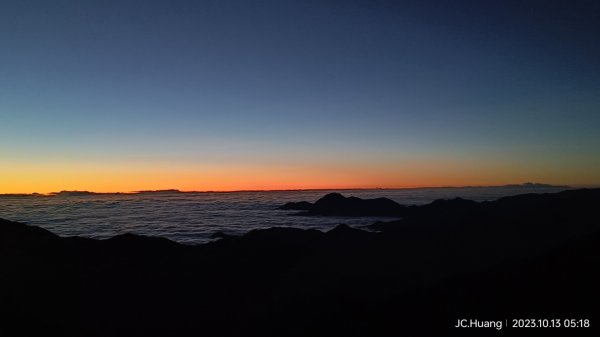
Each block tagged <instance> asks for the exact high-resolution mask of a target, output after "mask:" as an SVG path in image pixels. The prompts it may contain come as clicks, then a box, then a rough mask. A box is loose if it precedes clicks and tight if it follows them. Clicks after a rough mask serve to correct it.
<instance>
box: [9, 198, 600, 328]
mask: <svg viewBox="0 0 600 337" xmlns="http://www.w3.org/2000/svg"><path fill="white" fill-rule="evenodd" d="M598 206H600V189H589V190H570V191H565V192H560V193H555V194H527V195H520V196H514V197H507V198H502V199H499V200H497V201H493V202H482V203H477V202H471V201H466V200H462V199H454V200H439V201H436V202H433V203H431V204H429V205H425V206H422V207H418V208H415V209H414V210H413V211H411V212H410V214H408V213H407V214H406V216H405V217H404V218H403V219H402V220H399V221H394V222H388V223H379V224H377V225H375V226H374V227H375V229H377V230H379V232H367V231H363V230H359V229H353V228H350V227H347V226H344V225H340V226H338V227H336V228H335V229H333V230H331V231H329V232H327V233H323V232H319V231H315V230H301V229H293V228H271V229H266V230H254V231H251V232H249V233H248V234H246V235H244V236H241V237H231V236H225V237H224V238H222V239H220V240H218V241H215V242H212V243H209V244H206V245H199V246H186V245H181V244H178V243H175V242H172V241H169V240H167V239H162V238H149V237H143V236H138V235H132V234H126V235H120V236H117V237H114V238H112V239H109V240H94V239H85V238H79V237H72V238H61V237H58V236H56V235H54V234H52V233H50V232H48V231H46V230H43V229H41V228H37V227H32V226H27V225H24V224H21V223H16V222H10V221H6V220H0V266H1V274H0V323H1V324H0V336H329V337H330V336H427V335H432V336H452V335H456V336H463V335H476V336H482V335H494V336H498V335H507V336H508V335H515V334H516V333H517V332H520V334H521V335H531V334H532V333H534V330H532V329H521V330H518V329H516V328H512V327H511V326H512V319H520V318H540V319H560V320H561V322H562V323H563V324H564V321H563V320H564V319H589V320H590V321H589V322H590V324H591V327H590V328H564V327H563V328H546V329H543V330H535V332H537V333H539V334H541V335H544V336H546V335H557V336H577V335H585V334H587V335H597V331H596V329H597V326H598V324H600V320H599V318H600V316H599V315H598V313H599V310H600V309H599V306H598V301H599V299H600V297H599V295H600V287H598V284H600V273H599V271H598V265H599V262H600V221H598ZM458 319H478V320H480V321H482V320H494V321H500V322H501V324H502V329H501V331H498V330H496V328H462V329H460V328H454V325H456V322H457V320H458ZM505 320H507V321H505ZM507 323H508V325H509V326H506V324H507Z"/></svg>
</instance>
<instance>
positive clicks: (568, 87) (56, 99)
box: [0, 0, 600, 193]
mask: <svg viewBox="0 0 600 337" xmlns="http://www.w3.org/2000/svg"><path fill="white" fill-rule="evenodd" d="M599 22H600V2H598V1H500V0H498V1H485V0H481V1H414V2H410V1H383V0H381V1H377V0H370V1H368V0H345V1H342V0H330V1H327V0H321V1H318V0H304V1H303V0H297V1H286V0H269V1H247V0H236V1H233V0H213V1H200V0H199V1H152V0H143V1H142V0H140V1H127V0H118V1H61V0H56V1H42V0H40V1H26V0H23V1H17V0H14V1H2V2H1V3H0V193H15V192H24V193H28V192H51V191H59V190H65V189H67V190H93V191H134V190H143V189H165V188H178V189H182V190H238V189H286V188H343V187H407V186H440V185H495V184H505V183H518V182H525V181H536V182H544V183H558V184H575V185H598V184H600V23H599Z"/></svg>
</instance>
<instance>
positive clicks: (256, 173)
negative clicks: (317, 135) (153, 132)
mask: <svg viewBox="0 0 600 337" xmlns="http://www.w3.org/2000/svg"><path fill="white" fill-rule="evenodd" d="M471 164H472V163H471ZM471 164H464V163H463V164H461V165H458V164H452V163H449V162H429V163H426V164H424V163H420V164H419V165H417V164H400V163H392V164H390V165H380V166H374V165H354V166H345V165H341V164H338V165H331V164H330V165H314V164H313V165H309V164H305V165H299V164H297V163H296V164H295V165H284V164H281V165H268V166H261V165H248V164H246V165H243V164H239V165H227V166H224V165H221V166H219V165H200V164H197V165H189V166H186V167H182V166H169V165H166V164H154V165H148V164H143V165H142V164H139V163H138V164H127V165H124V164H123V165H108V164H81V163H78V164H69V165H66V164H47V165H28V164H23V163H20V165H12V166H3V167H0V193H3V194H4V193H34V192H36V193H42V194H47V193H51V192H58V191H62V190H70V191H92V192H135V191H141V190H163V189H178V190H181V191H240V190H294V189H351V188H415V187H440V186H493V185H504V184H514V183H523V182H528V181H535V182H542V183H549V184H561V185H562V184H564V185H570V184H579V185H586V184H588V185H589V184H592V183H593V182H594V181H593V179H594V178H595V173H594V172H581V174H580V175H579V177H580V178H581V179H580V180H579V181H566V179H565V177H566V175H564V174H562V173H563V172H560V171H548V172H542V173H540V172H539V171H535V170H533V171H534V172H528V171H523V170H519V169H518V168H517V167H511V166H498V165H490V166H489V167H483V166H482V165H479V166H473V165H471ZM9 167H10V168H9ZM473 167H475V168H473Z"/></svg>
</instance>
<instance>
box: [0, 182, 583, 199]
mask: <svg viewBox="0 0 600 337" xmlns="http://www.w3.org/2000/svg"><path fill="white" fill-rule="evenodd" d="M420 188H532V189H534V188H564V189H568V188H572V187H571V186H568V185H551V184H543V183H534V182H526V183H522V184H507V185H491V186H443V187H416V188H410V189H420ZM357 189H361V190H369V189H370V188H357ZM372 189H382V190H385V189H396V188H372ZM297 190H302V189H297ZM311 190H314V189H311ZM322 190H330V191H333V190H355V189H353V188H346V189H335V188H332V189H322ZM253 191H254V192H260V190H253ZM198 192H214V191H180V190H178V189H164V190H142V191H134V192H92V191H66V190H63V191H60V192H51V193H48V194H41V193H5V194H3V193H0V195H1V196H66V197H69V196H88V195H106V194H171V193H198ZM239 192H242V191H239Z"/></svg>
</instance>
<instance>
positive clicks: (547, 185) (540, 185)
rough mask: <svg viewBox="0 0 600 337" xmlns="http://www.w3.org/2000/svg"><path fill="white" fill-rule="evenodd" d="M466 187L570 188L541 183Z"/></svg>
mask: <svg viewBox="0 0 600 337" xmlns="http://www.w3.org/2000/svg"><path fill="white" fill-rule="evenodd" d="M468 187H509V188H515V187H519V188H522V187H527V188H571V186H568V185H551V184H541V183H531V182H529V183H523V184H508V185H500V186H468Z"/></svg>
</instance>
